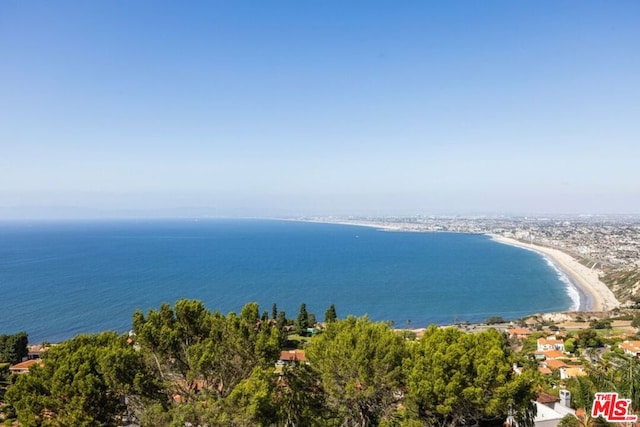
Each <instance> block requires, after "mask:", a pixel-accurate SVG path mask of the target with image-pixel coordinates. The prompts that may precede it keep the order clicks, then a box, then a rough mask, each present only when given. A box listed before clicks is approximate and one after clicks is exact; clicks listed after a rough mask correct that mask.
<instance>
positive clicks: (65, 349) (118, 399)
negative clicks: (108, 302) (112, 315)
mask: <svg viewBox="0 0 640 427" xmlns="http://www.w3.org/2000/svg"><path fill="white" fill-rule="evenodd" d="M43 360H44V363H43V365H42V366H40V367H38V366H35V367H32V368H31V370H30V371H29V374H27V375H21V376H19V377H18V378H17V381H16V383H15V384H14V385H12V386H10V387H9V389H8V390H7V393H6V395H5V397H6V399H7V401H8V402H9V403H10V404H11V405H12V406H13V407H14V408H15V410H16V412H17V415H18V420H19V421H20V423H21V425H23V426H39V425H52V426H71V425H73V426H93V425H105V426H115V425H119V424H120V423H121V419H119V418H120V416H122V415H124V414H126V412H127V410H133V411H135V412H138V411H141V410H142V407H143V406H144V405H143V403H144V402H145V401H154V400H158V399H160V397H161V396H160V395H159V392H158V390H159V387H158V384H157V382H156V380H155V378H154V377H153V375H152V373H151V372H150V371H149V370H148V369H147V368H146V366H145V364H144V361H143V358H142V356H141V355H140V353H139V352H138V351H136V350H134V349H133V348H132V347H131V345H129V344H128V343H127V337H123V336H118V335H117V334H116V333H113V332H104V333H101V334H98V335H79V336H77V337H75V338H73V339H71V340H69V341H67V342H64V343H62V344H60V345H57V346H54V347H52V348H51V349H50V350H49V351H47V353H45V354H44V355H43ZM125 398H126V401H127V402H128V404H129V407H127V406H125V404H124V402H125Z"/></svg>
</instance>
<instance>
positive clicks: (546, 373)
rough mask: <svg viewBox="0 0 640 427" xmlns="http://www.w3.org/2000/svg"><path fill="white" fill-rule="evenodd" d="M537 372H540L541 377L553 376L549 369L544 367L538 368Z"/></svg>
mask: <svg viewBox="0 0 640 427" xmlns="http://www.w3.org/2000/svg"><path fill="white" fill-rule="evenodd" d="M538 372H540V373H541V374H542V375H552V374H553V372H552V371H551V369H549V368H547V367H546V366H540V367H539V368H538Z"/></svg>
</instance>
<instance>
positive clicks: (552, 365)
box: [544, 359, 569, 369]
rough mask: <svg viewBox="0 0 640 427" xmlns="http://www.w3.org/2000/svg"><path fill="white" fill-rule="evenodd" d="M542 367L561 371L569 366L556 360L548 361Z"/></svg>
mask: <svg viewBox="0 0 640 427" xmlns="http://www.w3.org/2000/svg"><path fill="white" fill-rule="evenodd" d="M544 365H545V366H546V367H547V368H549V369H562V368H568V367H569V365H567V364H566V363H564V362H563V361H562V360H558V359H548V360H545V361H544Z"/></svg>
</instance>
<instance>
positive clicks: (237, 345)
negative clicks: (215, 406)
mask: <svg viewBox="0 0 640 427" xmlns="http://www.w3.org/2000/svg"><path fill="white" fill-rule="evenodd" d="M133 330H134V333H135V335H136V338H137V340H138V342H139V344H140V345H141V347H142V349H143V350H144V351H145V354H148V355H149V359H150V363H151V364H152V365H153V366H154V367H155V368H156V370H157V372H158V374H159V375H160V376H161V377H162V378H163V379H165V380H169V379H172V380H173V381H170V382H169V383H170V384H171V387H172V388H173V390H172V392H173V393H175V394H179V395H180V396H181V397H182V399H183V400H185V401H189V400H191V399H193V398H198V397H197V394H198V393H199V392H200V390H201V388H205V389H206V390H208V391H210V392H213V393H215V394H217V395H218V396H219V397H224V396H226V395H228V394H229V393H230V392H231V391H232V390H233V388H234V387H235V386H236V385H237V384H239V383H240V382H241V381H242V380H243V379H245V378H247V377H248V376H249V375H250V374H251V372H252V370H253V369H254V368H255V367H268V366H272V364H273V363H275V361H276V360H277V357H278V354H279V349H280V334H279V331H278V329H277V328H276V327H271V326H270V325H269V322H261V321H260V317H259V309H258V304H256V303H249V304H246V305H245V306H244V307H243V308H242V311H241V312H240V315H237V314H235V313H233V312H232V313H229V314H228V315H227V316H224V315H222V314H220V313H218V312H214V313H211V312H209V311H208V310H206V309H205V308H204V306H203V305H202V303H201V302H200V301H192V300H179V301H178V302H176V304H175V310H173V309H171V307H170V306H169V305H167V304H163V305H162V306H161V307H160V310H159V311H157V312H156V311H154V310H151V311H150V312H149V313H148V315H147V316H146V317H145V316H144V315H143V314H142V313H141V312H136V313H135V314H134V319H133Z"/></svg>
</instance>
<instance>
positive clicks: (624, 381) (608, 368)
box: [589, 352, 640, 413]
mask: <svg viewBox="0 0 640 427" xmlns="http://www.w3.org/2000/svg"><path fill="white" fill-rule="evenodd" d="M605 357H606V360H605V363H601V364H599V365H598V366H596V367H594V368H593V369H591V370H590V371H589V377H590V379H591V380H592V381H593V383H594V384H595V386H596V388H597V389H598V390H599V391H616V392H618V394H619V395H620V396H621V397H624V398H625V399H631V406H632V409H633V410H634V411H635V412H636V413H637V412H638V411H640V359H638V358H637V357H632V356H629V355H627V354H617V353H614V352H609V353H607V355H606V356H605Z"/></svg>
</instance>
